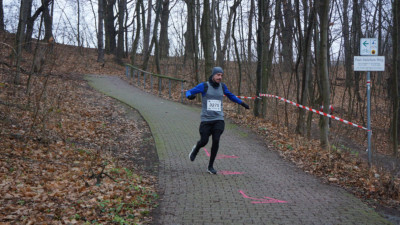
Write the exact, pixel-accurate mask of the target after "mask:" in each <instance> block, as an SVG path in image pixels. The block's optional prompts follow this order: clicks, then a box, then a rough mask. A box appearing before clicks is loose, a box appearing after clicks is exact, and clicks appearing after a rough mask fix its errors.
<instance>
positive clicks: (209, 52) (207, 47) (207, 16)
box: [200, 0, 214, 80]
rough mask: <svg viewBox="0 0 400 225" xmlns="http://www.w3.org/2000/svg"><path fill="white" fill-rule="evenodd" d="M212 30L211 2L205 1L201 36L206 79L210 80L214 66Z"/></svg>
mask: <svg viewBox="0 0 400 225" xmlns="http://www.w3.org/2000/svg"><path fill="white" fill-rule="evenodd" d="M211 32H212V28H211V10H210V1H209V0H204V8H203V17H202V19H201V26H200V34H201V43H202V45H203V51H204V61H205V68H204V75H205V79H206V80H207V79H208V76H210V74H211V70H212V67H213V65H214V56H213V34H212V33H211Z"/></svg>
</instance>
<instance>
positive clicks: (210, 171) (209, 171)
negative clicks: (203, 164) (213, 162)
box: [207, 166, 217, 174]
mask: <svg viewBox="0 0 400 225" xmlns="http://www.w3.org/2000/svg"><path fill="white" fill-rule="evenodd" d="M207 172H208V173H210V174H217V171H216V170H215V169H214V168H213V167H212V166H209V167H208V169H207Z"/></svg>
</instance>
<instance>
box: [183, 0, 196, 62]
mask: <svg viewBox="0 0 400 225" xmlns="http://www.w3.org/2000/svg"><path fill="white" fill-rule="evenodd" d="M185 3H186V7H187V13H188V15H187V26H186V32H185V34H184V37H185V53H184V54H185V55H184V61H185V62H186V59H189V60H191V59H192V58H193V56H194V48H195V39H194V38H195V11H196V10H195V4H194V1H193V0H185Z"/></svg>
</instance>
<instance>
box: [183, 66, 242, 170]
mask: <svg viewBox="0 0 400 225" xmlns="http://www.w3.org/2000/svg"><path fill="white" fill-rule="evenodd" d="M223 75H224V71H223V70H222V68H221V67H214V68H213V69H212V74H211V76H210V78H209V79H208V81H207V82H203V83H200V84H198V85H197V86H196V87H194V88H192V89H190V90H188V91H186V97H187V98H188V99H190V100H193V99H195V98H196V94H198V93H201V95H202V109H201V123H200V128H199V131H200V140H199V141H198V142H197V144H196V145H194V146H193V148H192V151H191V152H190V154H189V158H190V160H191V161H194V160H195V158H196V155H197V153H199V150H200V148H202V147H204V146H205V145H206V144H207V143H208V140H209V137H210V135H212V146H211V156H210V161H209V163H208V168H207V172H209V173H210V174H217V171H216V170H215V169H214V160H215V157H216V156H217V153H218V148H219V139H220V137H221V134H222V133H223V132H224V129H225V122H224V112H223V104H222V101H223V97H224V95H226V96H227V97H228V98H229V99H230V100H231V101H233V102H236V103H238V104H240V105H242V106H243V107H244V108H246V109H250V107H249V106H248V105H247V104H246V103H244V102H243V101H242V100H240V99H239V98H238V97H236V96H235V95H234V94H232V93H231V92H230V91H229V90H228V88H227V87H226V85H225V84H224V83H222V77H223Z"/></svg>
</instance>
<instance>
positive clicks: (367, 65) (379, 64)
mask: <svg viewBox="0 0 400 225" xmlns="http://www.w3.org/2000/svg"><path fill="white" fill-rule="evenodd" d="M354 71H385V56H354Z"/></svg>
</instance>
